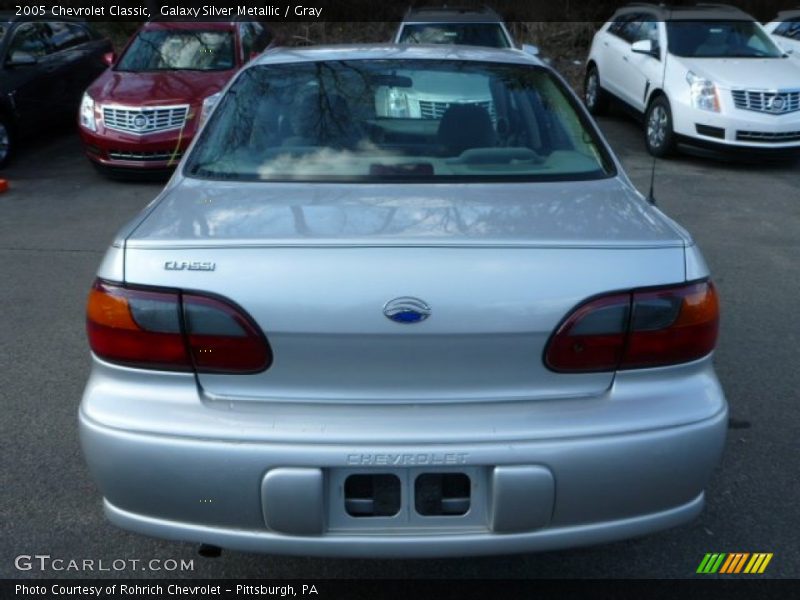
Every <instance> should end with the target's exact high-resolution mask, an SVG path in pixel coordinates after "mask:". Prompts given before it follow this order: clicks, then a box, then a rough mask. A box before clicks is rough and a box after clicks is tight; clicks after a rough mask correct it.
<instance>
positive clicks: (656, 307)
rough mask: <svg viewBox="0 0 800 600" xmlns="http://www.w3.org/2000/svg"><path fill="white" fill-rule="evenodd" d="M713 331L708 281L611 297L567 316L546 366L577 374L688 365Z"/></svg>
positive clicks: (713, 301) (713, 299)
mask: <svg viewBox="0 0 800 600" xmlns="http://www.w3.org/2000/svg"><path fill="white" fill-rule="evenodd" d="M718 328H719V302H718V299H717V292H716V289H715V288H714V284H712V283H711V282H710V281H701V282H694V283H689V284H683V285H678V286H670V287H665V288H659V289H646V290H634V291H632V292H625V293H614V294H610V295H608V296H601V297H599V298H595V299H592V300H590V301H588V302H586V303H584V304H582V305H580V306H579V307H578V308H576V309H575V310H574V311H572V313H570V315H569V316H568V317H567V318H566V319H565V320H564V321H563V323H562V324H561V325H560V326H559V328H558V329H557V330H556V332H555V333H554V334H553V336H552V338H551V339H550V342H549V344H548V345H547V349H546V351H545V363H546V364H547V366H548V367H549V368H550V369H552V370H554V371H560V372H567V373H580V372H593V371H594V372H596V371H614V370H622V369H639V368H646V367H661V366H667V365H674V364H678V363H684V362H689V361H692V360H696V359H698V358H702V357H703V356H706V355H707V354H709V353H710V352H711V351H712V350H713V349H714V346H715V345H716V342H717V332H718Z"/></svg>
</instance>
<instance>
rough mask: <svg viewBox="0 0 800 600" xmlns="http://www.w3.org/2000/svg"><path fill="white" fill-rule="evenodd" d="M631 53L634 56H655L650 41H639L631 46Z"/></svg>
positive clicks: (654, 50) (655, 53)
mask: <svg viewBox="0 0 800 600" xmlns="http://www.w3.org/2000/svg"><path fill="white" fill-rule="evenodd" d="M631 52H635V53H636V54H649V55H650V56H657V51H656V49H655V47H654V46H653V41H652V40H639V41H638V42H633V44H631Z"/></svg>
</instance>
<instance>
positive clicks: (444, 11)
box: [403, 6, 503, 23]
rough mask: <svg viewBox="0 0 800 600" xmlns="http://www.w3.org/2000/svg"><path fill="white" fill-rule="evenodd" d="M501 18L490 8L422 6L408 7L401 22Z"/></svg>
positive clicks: (487, 20) (462, 21)
mask: <svg viewBox="0 0 800 600" xmlns="http://www.w3.org/2000/svg"><path fill="white" fill-rule="evenodd" d="M502 22H503V18H502V17H501V16H500V15H499V14H497V13H496V12H495V11H493V10H492V9H491V8H488V7H482V8H464V7H450V6H424V7H418V8H410V9H408V12H407V13H406V15H405V17H403V23H502Z"/></svg>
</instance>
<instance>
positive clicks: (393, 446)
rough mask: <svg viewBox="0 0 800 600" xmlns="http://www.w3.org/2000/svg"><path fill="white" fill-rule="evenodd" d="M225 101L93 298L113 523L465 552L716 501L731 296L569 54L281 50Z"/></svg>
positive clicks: (91, 419)
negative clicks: (634, 159) (719, 372)
mask: <svg viewBox="0 0 800 600" xmlns="http://www.w3.org/2000/svg"><path fill="white" fill-rule="evenodd" d="M432 78H435V79H440V80H441V81H448V82H451V83H450V84H449V86H443V87H442V89H441V90H440V91H439V93H438V94H437V97H436V98H435V99H427V100H426V99H425V96H424V94H421V93H419V91H418V90H417V88H415V86H416V85H417V84H420V85H422V84H423V83H424V82H426V81H428V82H429V81H430V80H431V79H432ZM208 112H209V114H208V115H204V118H206V123H205V126H204V127H203V129H202V131H201V133H200V134H199V135H198V136H197V138H196V140H195V141H194V143H193V146H192V147H191V148H190V150H189V151H188V152H187V154H186V156H185V158H184V159H183V161H182V163H181V165H180V167H179V168H178V170H177V172H176V173H175V175H174V176H173V178H172V180H171V181H170V182H169V184H168V185H167V186H166V188H165V189H164V190H163V192H162V193H161V194H160V195H159V196H158V197H157V198H156V199H155V201H154V202H152V203H151V204H150V205H149V206H148V207H147V208H146V209H145V210H144V211H143V212H142V213H141V214H140V215H139V216H138V217H137V218H136V219H134V220H133V221H132V222H131V223H130V224H128V225H127V226H126V227H125V228H123V229H122V231H120V233H119V235H118V237H117V239H116V241H115V242H114V243H113V245H112V246H111V248H109V250H108V253H107V255H106V257H105V259H104V260H103V262H102V264H101V266H100V269H99V271H98V274H97V279H96V281H95V282H94V284H93V286H92V288H91V292H90V296H89V301H88V319H87V329H88V337H89V343H90V345H91V349H92V357H93V366H92V372H91V376H90V378H89V381H88V383H87V386H86V391H85V394H84V397H83V402H82V404H81V408H80V418H79V420H80V433H81V440H82V445H83V450H84V453H85V456H86V460H87V462H88V465H89V468H90V470H91V472H92V474H93V476H94V478H95V479H96V481H97V482H98V485H99V487H100V489H101V491H102V494H103V497H104V505H105V511H106V514H107V515H108V518H109V519H110V520H111V521H112V522H113V523H115V524H117V525H119V526H120V527H123V528H125V529H129V530H133V531H136V532H140V533H143V534H148V535H154V536H159V537H164V538H170V539H177V540H185V541H191V542H196V543H205V544H210V545H214V546H219V547H224V548H232V549H238V550H246V551H259V552H271V553H282V554H301V555H333V556H446V555H467V554H491V553H508V552H526V551H533V550H548V549H555V548H563V547H567V546H576V545H583V544H592V543H598V542H608V541H611V540H616V539H621V538H626V537H630V536H637V535H642V534H646V533H650V532H653V531H656V530H659V529H663V528H667V527H672V526H676V525H680V524H682V523H686V522H687V521H689V520H691V519H693V518H694V517H696V516H697V515H698V514H699V513H700V511H701V510H702V507H703V503H704V488H705V487H706V485H707V483H708V480H709V477H710V475H711V473H712V471H713V469H714V468H715V467H716V465H717V464H718V462H719V460H720V455H721V453H722V450H723V446H724V441H725V431H726V421H727V406H726V402H725V398H724V395H723V392H722V389H721V387H720V384H719V382H718V380H717V377H716V375H715V373H714V368H713V365H712V355H713V350H714V347H715V344H716V338H717V329H718V318H719V315H718V312H719V310H718V300H717V296H716V292H715V288H714V285H713V284H712V283H711V281H710V279H709V272H708V268H707V266H706V264H705V262H704V261H703V258H702V256H701V254H700V252H699V250H698V249H697V246H696V245H695V243H694V242H693V240H692V238H691V237H690V236H689V234H688V233H687V232H686V231H685V230H683V229H682V228H681V227H680V226H679V225H677V224H676V223H675V222H674V221H672V220H671V219H669V218H668V217H667V216H665V215H664V214H663V213H662V212H660V211H659V210H658V209H657V208H656V207H654V206H652V205H651V204H649V203H648V202H647V201H646V200H645V199H644V198H643V197H642V195H641V194H639V193H638V192H637V191H636V190H635V189H634V187H633V186H632V184H631V182H630V181H629V180H628V178H627V176H626V175H625V173H624V172H623V170H622V168H621V166H620V164H619V162H618V161H617V159H616V158H615V157H614V155H613V153H612V152H611V151H610V149H609V147H608V145H607V143H606V142H605V141H604V139H603V138H602V136H601V134H600V133H599V131H598V129H597V127H596V126H595V124H594V123H593V121H592V120H591V118H590V117H589V116H588V114H587V113H586V112H585V110H584V109H583V108H582V107H581V105H580V103H579V101H578V100H577V99H576V97H575V95H574V94H573V93H572V92H571V91H570V90H569V89H568V88H567V86H566V84H565V83H564V82H563V80H562V79H561V78H560V77H559V76H558V75H556V74H555V73H554V72H553V71H552V70H551V69H549V68H548V67H546V66H545V65H543V64H542V63H541V62H539V61H538V60H537V59H536V58H535V57H533V56H530V55H528V54H524V53H522V52H519V51H516V50H510V49H509V50H494V49H485V48H467V47H464V48H459V47H441V46H437V47H435V46H427V47H426V46H405V47H404V46H382V47H371V46H370V47H365V46H340V47H330V48H311V49H286V50H276V51H270V52H267V53H266V54H265V55H263V56H262V57H261V58H259V59H257V60H255V61H253V62H252V63H251V64H250V65H249V66H248V67H246V68H245V69H244V70H243V71H242V72H241V73H240V74H239V75H238V76H237V77H236V78H235V79H234V80H233V81H232V82H231V83H230V84H229V86H228V88H227V89H226V90H225V91H224V92H223V94H222V96H221V98H220V99H219V100H218V102H217V103H216V104H215V106H214V107H213V108H212V109H211V110H209V111H208Z"/></svg>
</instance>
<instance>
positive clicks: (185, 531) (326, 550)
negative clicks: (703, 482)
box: [104, 493, 705, 558]
mask: <svg viewBox="0 0 800 600" xmlns="http://www.w3.org/2000/svg"><path fill="white" fill-rule="evenodd" d="M704 503H705V497H704V495H703V494H702V493H701V494H700V495H698V496H697V497H696V498H694V499H692V500H690V501H689V502H687V503H685V504H682V505H680V506H677V507H674V508H670V509H668V510H664V511H660V512H655V513H650V514H647V515H641V516H637V517H632V518H628V519H618V520H614V521H604V522H600V523H591V524H585V525H578V526H573V527H551V528H548V529H544V530H540V531H535V532H528V533H518V534H502V535H495V534H491V533H480V534H475V533H472V534H469V533H467V534H440V535H437V536H435V537H434V536H430V535H406V536H393V537H389V536H379V535H371V536H358V535H349V536H348V535H340V536H336V537H333V536H326V537H299V536H297V537H292V536H286V535H279V534H274V533H270V532H269V531H263V530H261V531H259V530H236V529H230V528H227V529H226V528H219V527H208V526H203V525H198V524H194V523H185V522H179V521H166V520H162V519H155V518H152V517H147V516H145V515H140V514H134V513H130V512H127V511H125V510H122V509H120V508H118V507H116V506H114V505H113V504H111V503H110V502H109V501H108V500H105V501H104V508H105V514H106V516H107V517H108V519H109V520H110V521H111V522H112V523H114V524H115V525H117V526H118V527H121V528H123V529H127V530H129V531H135V532H137V533H142V534H145V535H150V536H154V537H158V538H164V539H171V540H176V541H184V542H196V543H205V544H212V545H215V546H219V547H221V548H228V549H231V550H239V551H242V552H267V553H279V554H287V555H302V556H336V557H342V558H344V557H350V558H384V557H391V558H402V557H408V558H414V557H418V558H437V557H447V556H480V555H489V554H515V553H524V552H537V551H547V550H558V549H562V548H571V547H575V546H587V545H591V544H601V543H608V542H612V541H616V540H623V539H628V538H632V537H638V536H642V535H646V534H649V533H654V532H656V531H661V530H663V529H668V528H670V527H676V526H678V525H682V524H684V523H688V522H690V521H692V520H693V519H695V518H696V517H697V516H698V515H699V514H700V513H701V512H702V510H703V505H704Z"/></svg>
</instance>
